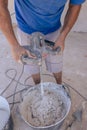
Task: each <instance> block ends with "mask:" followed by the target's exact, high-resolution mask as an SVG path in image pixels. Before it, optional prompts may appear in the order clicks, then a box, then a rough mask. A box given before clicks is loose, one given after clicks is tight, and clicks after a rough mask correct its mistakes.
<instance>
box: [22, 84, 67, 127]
mask: <svg viewBox="0 0 87 130" xmlns="http://www.w3.org/2000/svg"><path fill="white" fill-rule="evenodd" d="M20 113H21V115H22V116H23V118H24V119H25V120H26V121H27V122H29V123H30V124H31V125H33V126H36V127H44V126H49V125H53V124H55V123H57V122H58V121H60V120H61V119H62V118H63V117H64V115H65V114H66V107H65V103H64V101H63V100H62V97H61V95H60V94H59V93H58V92H56V91H53V90H52V89H51V88H50V89H49V87H46V88H45V89H44V96H43V97H42V96H41V90H40V88H37V89H35V90H32V91H31V92H29V93H28V94H27V96H25V98H24V100H23V102H22V103H21V105H20Z"/></svg>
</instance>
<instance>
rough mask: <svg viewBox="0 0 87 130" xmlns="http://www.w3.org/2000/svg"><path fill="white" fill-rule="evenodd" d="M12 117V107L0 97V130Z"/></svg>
mask: <svg viewBox="0 0 87 130" xmlns="http://www.w3.org/2000/svg"><path fill="white" fill-rule="evenodd" d="M9 117H10V107H9V104H8V102H7V100H6V99H5V98H3V97H1V96H0V130H2V129H3V128H4V127H5V125H6V123H7V121H8V119H9Z"/></svg>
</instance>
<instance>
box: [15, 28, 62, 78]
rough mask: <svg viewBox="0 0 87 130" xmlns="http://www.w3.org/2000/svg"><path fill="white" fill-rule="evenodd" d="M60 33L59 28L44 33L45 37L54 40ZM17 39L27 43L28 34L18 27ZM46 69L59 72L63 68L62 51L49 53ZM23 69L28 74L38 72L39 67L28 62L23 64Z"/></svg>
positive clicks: (21, 43) (28, 42) (24, 43)
mask: <svg viewBox="0 0 87 130" xmlns="http://www.w3.org/2000/svg"><path fill="white" fill-rule="evenodd" d="M59 34H60V30H57V31H55V32H53V33H50V34H47V35H45V39H47V40H50V41H53V42H55V41H56V39H57V38H58V36H59ZM17 36H18V41H19V43H20V45H29V44H30V35H29V34H27V33H25V32H23V31H21V30H20V29H19V28H18V30H17ZM45 63H46V69H47V70H48V71H49V72H51V73H59V72H61V71H62V68H63V55H62V53H60V54H58V55H51V54H49V55H48V56H47V57H46V59H45ZM24 71H25V72H27V73H29V74H30V75H33V74H38V73H39V72H40V68H39V66H38V65H34V64H30V65H25V66H24Z"/></svg>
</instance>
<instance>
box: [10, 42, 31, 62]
mask: <svg viewBox="0 0 87 130" xmlns="http://www.w3.org/2000/svg"><path fill="white" fill-rule="evenodd" d="M11 51H12V55H13V58H14V59H15V60H16V61H17V62H19V61H20V60H21V56H22V55H29V52H28V51H27V50H26V49H24V48H23V47H22V46H20V45H19V44H18V45H16V46H12V47H11Z"/></svg>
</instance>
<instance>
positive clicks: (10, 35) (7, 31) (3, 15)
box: [0, 0, 26, 61]
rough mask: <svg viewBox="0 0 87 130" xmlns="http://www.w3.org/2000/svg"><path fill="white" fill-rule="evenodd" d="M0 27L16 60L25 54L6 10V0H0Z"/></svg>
mask: <svg viewBox="0 0 87 130" xmlns="http://www.w3.org/2000/svg"><path fill="white" fill-rule="evenodd" d="M0 29H1V30H2V32H3V33H4V35H5V36H6V38H7V40H8V42H9V44H10V46H11V50H12V54H13V57H14V58H15V59H16V60H17V61H18V60H19V58H20V56H21V55H22V54H26V50H25V49H24V48H22V47H21V46H20V45H19V43H18V41H17V39H16V37H15V34H14V31H13V27H12V22H11V17H10V13H9V11H8V0H0Z"/></svg>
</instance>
